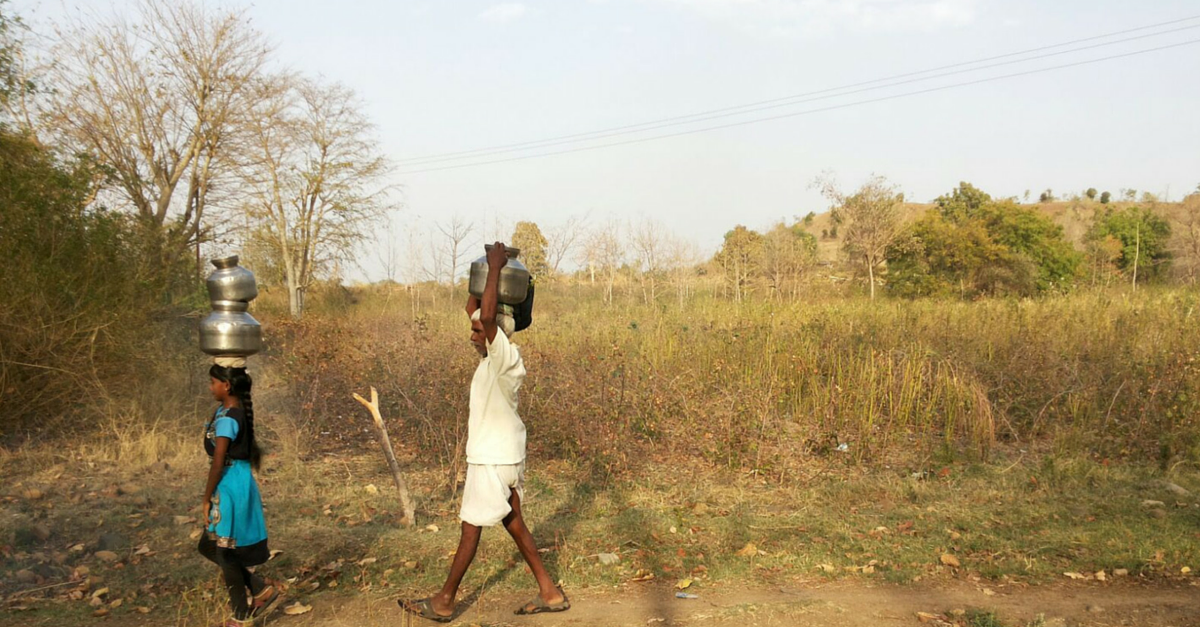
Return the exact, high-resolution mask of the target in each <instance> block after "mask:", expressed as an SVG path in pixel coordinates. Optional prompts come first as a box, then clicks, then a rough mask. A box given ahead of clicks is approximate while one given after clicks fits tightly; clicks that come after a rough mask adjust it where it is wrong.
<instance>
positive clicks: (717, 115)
mask: <svg viewBox="0 0 1200 627" xmlns="http://www.w3.org/2000/svg"><path fill="white" fill-rule="evenodd" d="M1196 28H1200V24H1193V25H1191V26H1183V27H1180V28H1174V29H1171V30H1166V31H1160V32H1157V33H1149V34H1145V35H1138V36H1135V37H1127V38H1125V39H1117V40H1115V41H1107V42H1103V43H1098V44H1092V45H1090V46H1082V47H1079V48H1072V49H1070V50H1061V51H1059V52H1052V53H1049V54H1043V55H1038V56H1034V57H1027V58H1024V59H1014V60H1010V61H1001V62H1000V63H992V64H990V65H981V66H978V67H972V68H966V69H959V70H954V71H951V72H943V73H941V74H933V75H930V76H921V77H918V78H910V79H907V80H901V81H896V82H892V83H886V84H883V85H874V86H872V87H862V88H859V89H854V90H851V91H843V92H841V93H836V94H826V95H822V96H813V97H811V98H805V99H802V100H790V101H789V102H778V103H776V104H769V105H764V106H758V107H754V108H750V109H746V110H744V111H733V112H728V113H715V114H712V115H706V116H704V117H695V116H696V115H699V114H693V115H692V116H688V117H692V118H694V119H686V120H685V119H681V120H676V121H672V122H663V123H661V124H654V125H653V126H646V127H645V128H641V129H637V130H625V131H612V132H606V133H604V132H596V133H601V134H596V133H592V134H591V135H593V136H592V137H587V138H580V139H562V140H559V141H549V140H542V141H541V142H540V143H539V145H536V146H528V147H525V148H496V149H492V150H487V151H482V152H479V153H478V154H475V155H470V156H466V155H464V156H459V157H454V156H446V157H441V158H437V159H434V158H430V159H427V160H424V161H420V162H402V163H401V167H405V166H408V167H412V166H425V165H431V164H435V163H444V162H447V161H462V160H464V159H471V158H479V157H487V156H491V155H495V154H503V153H508V152H525V151H528V150H534V149H538V148H550V147H552V146H561V145H563V144H576V143H580V142H583V141H593V140H597V139H604V138H607V137H614V136H619V135H629V134H635V133H644V132H647V131H653V130H658V129H660V128H668V127H672V126H681V125H686V124H695V123H697V122H706V121H708V120H715V119H720V118H727V117H734V116H739V115H746V114H748V113H758V112H760V111H767V110H770V109H778V108H780V107H792V106H795V105H798V104H805V103H809V102H816V101H819V100H829V99H831V98H841V97H844V96H850V95H853V94H859V93H864V92H870V91H878V90H880V89H888V88H891V87H899V86H900V85H908V84H911V83H920V82H924V81H930V80H933V79H937V78H945V77H947V76H954V75H957V74H966V73H970V72H978V71H980V70H988V69H992V68H997V67H1002V66H1006V65H1013V64H1017V63H1028V62H1030V61H1039V60H1041V59H1048V58H1050V57H1057V56H1062V55H1064V54H1074V53H1076V52H1083V51H1084V50H1091V49H1094V48H1102V47H1105V46H1115V45H1118V44H1123V43H1128V42H1130V41H1136V40H1139V39H1146V38H1148V37H1159V36H1162V35H1169V34H1172V33H1177V32H1181V31H1185V30H1192V29H1196Z"/></svg>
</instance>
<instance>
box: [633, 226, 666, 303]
mask: <svg viewBox="0 0 1200 627" xmlns="http://www.w3.org/2000/svg"><path fill="white" fill-rule="evenodd" d="M629 234H630V236H629V243H630V248H631V249H632V251H633V254H634V258H635V261H636V262H637V265H638V269H639V270H640V271H641V279H642V298H643V299H645V301H646V302H647V303H653V302H655V301H656V300H657V298H658V291H657V283H656V281H657V278H658V275H659V274H660V273H661V272H662V271H663V270H664V267H665V264H666V261H667V250H668V247H669V242H670V239H671V237H670V234H669V233H668V232H667V228H666V227H665V226H663V224H662V223H661V222H658V221H656V220H651V219H650V218H643V219H642V220H641V221H640V222H637V223H635V224H631V225H630V227H629ZM647 284H648V285H649V286H650V290H649V291H648V292H647V291H646V286H647Z"/></svg>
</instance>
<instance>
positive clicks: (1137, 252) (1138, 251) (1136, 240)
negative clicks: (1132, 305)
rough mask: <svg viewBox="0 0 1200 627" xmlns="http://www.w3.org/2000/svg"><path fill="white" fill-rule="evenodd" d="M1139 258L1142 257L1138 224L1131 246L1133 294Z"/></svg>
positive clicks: (1139, 226) (1140, 234) (1140, 226)
mask: <svg viewBox="0 0 1200 627" xmlns="http://www.w3.org/2000/svg"><path fill="white" fill-rule="evenodd" d="M1141 256H1142V225H1141V224H1138V225H1137V231H1136V234H1135V235H1134V244H1133V291H1135V292H1136V291H1137V273H1138V261H1139V257H1141Z"/></svg>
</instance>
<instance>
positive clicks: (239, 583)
mask: <svg viewBox="0 0 1200 627" xmlns="http://www.w3.org/2000/svg"><path fill="white" fill-rule="evenodd" d="M197 548H198V549H199V551H200V554H201V555H203V556H204V557H206V558H208V560H209V561H211V562H212V563H214V564H216V565H217V566H220V567H221V574H222V575H223V576H224V577H225V589H226V590H227V591H228V592H229V605H230V607H231V608H233V617H234V618H236V619H238V620H246V619H247V618H250V609H251V608H250V601H249V600H248V599H247V597H246V588H250V594H251V595H257V594H258V593H260V592H262V590H263V588H264V587H266V583H265V582H263V580H262V577H259V576H258V575H255V574H254V573H252V572H250V571H249V570H248V569H247V568H246V567H245V566H243V565H242V564H241V563H239V562H238V560H237V558H236V557H235V556H234V555H233V554H232V552H231V551H227V550H226V551H221V550H218V548H217V543H216V541H214V540H211V539H209V537H208V534H205V535H203V536H201V537H200V546H199V547H197Z"/></svg>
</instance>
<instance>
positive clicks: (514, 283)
mask: <svg viewBox="0 0 1200 627" xmlns="http://www.w3.org/2000/svg"><path fill="white" fill-rule="evenodd" d="M483 249H484V250H485V251H488V250H491V249H492V245H491V244H485V245H484V246H483ZM507 251H508V263H507V264H505V266H504V267H503V268H501V269H500V284H499V285H498V287H499V290H498V291H499V294H498V296H499V298H500V302H501V303H504V304H505V305H519V304H521V303H523V302H525V297H526V296H528V295H529V269H528V268H526V267H525V264H523V263H521V262H520V261H518V260H517V255H519V254H521V250H520V249H518V248H508V249H507ZM487 275H488V262H487V255H486V254H485V255H484V256H482V257H480V258H479V259H476V260H475V261H472V262H471V273H470V278H469V280H468V282H467V291H468V292H470V293H471V294H472V295H473V296H476V297H478V298H483V288H484V287H486V286H487Z"/></svg>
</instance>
